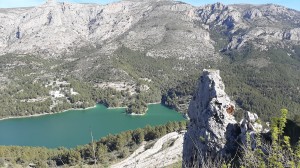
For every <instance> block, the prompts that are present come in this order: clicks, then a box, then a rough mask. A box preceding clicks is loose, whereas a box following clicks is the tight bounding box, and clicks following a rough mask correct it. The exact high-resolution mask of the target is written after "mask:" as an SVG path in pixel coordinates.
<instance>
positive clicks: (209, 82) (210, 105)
mask: <svg viewBox="0 0 300 168" xmlns="http://www.w3.org/2000/svg"><path fill="white" fill-rule="evenodd" d="M224 89H225V86H224V83H223V82H222V79H221V77H220V71H219V70H204V71H203V75H202V76H201V78H200V82H199V85H198V90H197V91H196V94H195V96H194V97H193V99H192V100H191V102H190V106H189V109H188V115H189V117H190V124H189V126H188V130H187V133H186V134H185V139H184V147H183V166H184V167H199V165H200V164H201V160H202V159H203V157H206V156H211V157H213V158H214V157H216V156H226V155H229V154H230V153H231V152H234V150H235V149H236V146H235V145H236V144H235V143H232V142H235V141H236V140H237V137H238V135H239V127H238V124H237V122H236V120H235V118H234V116H233V112H234V108H235V106H234V104H233V102H232V101H231V100H230V98H229V97H228V95H227V94H226V93H225V91H224Z"/></svg>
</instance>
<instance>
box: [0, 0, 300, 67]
mask: <svg viewBox="0 0 300 168" xmlns="http://www.w3.org/2000/svg"><path fill="white" fill-rule="evenodd" d="M299 20H300V13H299V12H298V11H294V10H291V9H287V8H284V7H282V6H277V5H270V4H268V5H260V6H253V5H228V6H226V5H223V4H221V3H216V4H211V5H206V6H201V7H195V6H192V5H189V4H185V3H182V2H176V1H170V0H148V1H141V0H131V1H130V0H127V1H125V0H123V1H120V2H116V3H112V4H108V5H97V4H72V3H59V2H56V1H55V0H51V1H47V2H46V3H45V4H43V5H41V6H37V7H34V8H17V9H0V22H1V23H2V24H1V25H0V33H1V36H0V54H5V53H19V54H26V53H30V54H36V53H39V54H43V55H48V56H49V55H62V54H74V53H75V51H74V50H76V49H80V48H83V47H94V48H97V49H98V50H99V53H100V54H109V55H111V54H112V53H113V52H114V51H116V50H117V49H118V48H119V47H121V46H125V47H127V48H130V49H132V50H139V51H143V52H145V53H146V55H147V56H150V57H176V58H178V59H194V60H201V61H205V60H214V61H216V60H219V59H220V56H219V54H218V52H217V51H218V50H219V48H218V49H217V50H216V49H215V46H216V45H215V44H216V43H218V41H213V40H212V38H211V37H212V36H213V35H214V34H215V33H216V31H217V33H224V34H226V35H228V36H229V39H228V40H227V41H226V43H224V44H222V47H223V49H224V50H234V49H240V48H242V47H244V46H246V45H245V44H248V43H253V44H254V46H255V47H257V48H259V49H262V50H267V49H268V48H271V46H270V45H271V44H280V45H279V46H282V45H283V46H284V45H286V44H288V43H292V44H299V41H300V30H299V25H300V22H299ZM161 44H163V45H161ZM217 45H218V44H217Z"/></svg>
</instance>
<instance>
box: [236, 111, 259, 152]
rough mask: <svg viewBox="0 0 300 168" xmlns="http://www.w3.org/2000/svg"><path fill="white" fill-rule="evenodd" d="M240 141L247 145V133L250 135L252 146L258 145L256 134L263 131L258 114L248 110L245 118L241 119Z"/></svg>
mask: <svg viewBox="0 0 300 168" xmlns="http://www.w3.org/2000/svg"><path fill="white" fill-rule="evenodd" d="M240 129H241V134H240V141H241V144H243V145H247V134H249V136H250V143H251V148H252V149H254V148H255V147H256V142H255V135H256V134H257V133H261V132H262V131H263V127H262V125H261V124H260V123H259V118H258V116H257V114H255V113H251V112H249V111H246V112H245V114H244V119H242V120H241V121H240Z"/></svg>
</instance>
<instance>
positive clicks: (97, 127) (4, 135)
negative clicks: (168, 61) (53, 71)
mask: <svg viewBox="0 0 300 168" xmlns="http://www.w3.org/2000/svg"><path fill="white" fill-rule="evenodd" d="M148 108H149V110H148V111H147V114H146V115H144V116H130V115H127V114H125V109H124V108H122V109H107V108H106V107H105V106H103V105H97V106H96V107H95V108H91V109H87V110H70V111H67V112H64V113H59V114H53V115H44V116H40V117H31V118H18V119H8V120H3V121H0V145H20V146H45V147H50V148H54V147H60V146H64V147H68V148H70V147H76V146H77V145H82V144H87V143H89V142H90V141H91V135H90V131H92V133H93V136H94V140H98V139H99V138H101V137H103V136H106V135H108V134H109V133H111V134H115V133H119V132H122V131H125V130H130V129H136V128H140V127H145V126H146V125H148V124H149V125H161V124H164V123H167V122H168V121H180V120H184V118H183V117H182V115H181V114H179V113H177V112H176V111H174V110H171V109H168V108H166V107H164V106H163V105H161V104H152V105H149V106H148Z"/></svg>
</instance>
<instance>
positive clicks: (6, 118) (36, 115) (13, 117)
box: [0, 102, 161, 121]
mask: <svg viewBox="0 0 300 168" xmlns="http://www.w3.org/2000/svg"><path fill="white" fill-rule="evenodd" d="M151 104H161V103H160V102H156V103H147V105H151ZM96 106H97V104H96V105H94V106H91V107H87V108H70V109H67V110H63V111H60V112H54V113H41V114H32V115H25V116H12V117H4V118H0V121H3V120H9V119H17V118H33V117H40V116H44V115H53V114H59V113H64V112H67V111H69V110H88V109H91V108H95V107H96ZM121 108H127V107H126V106H124V107H108V108H107V109H121ZM145 114H146V113H145ZM145 114H129V115H139V116H143V115H145Z"/></svg>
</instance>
